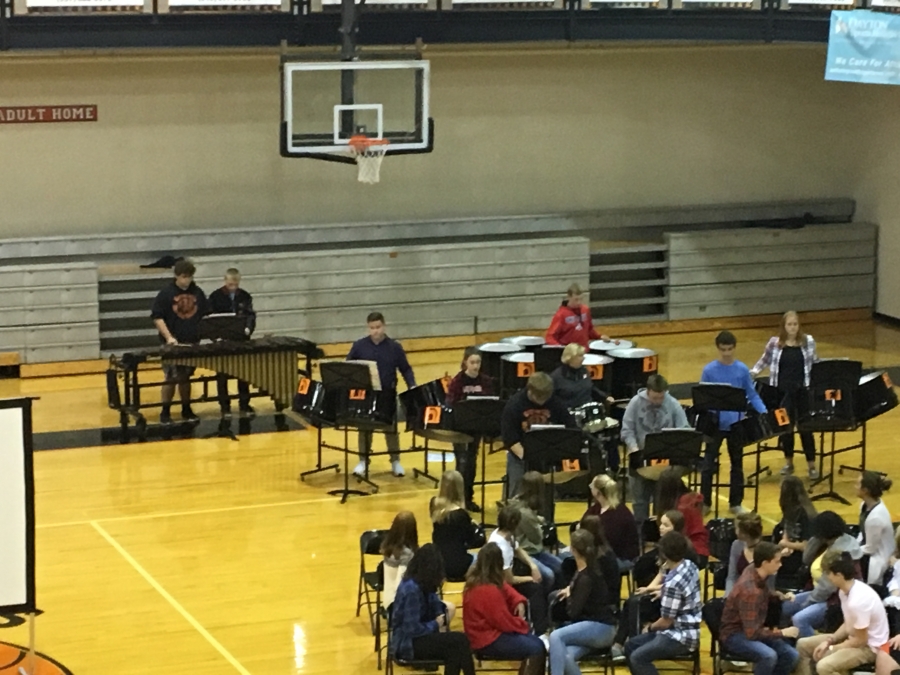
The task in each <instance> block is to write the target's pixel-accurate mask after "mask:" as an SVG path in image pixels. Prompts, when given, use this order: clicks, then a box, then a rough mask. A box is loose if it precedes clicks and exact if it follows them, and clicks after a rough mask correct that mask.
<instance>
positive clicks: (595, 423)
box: [572, 403, 607, 434]
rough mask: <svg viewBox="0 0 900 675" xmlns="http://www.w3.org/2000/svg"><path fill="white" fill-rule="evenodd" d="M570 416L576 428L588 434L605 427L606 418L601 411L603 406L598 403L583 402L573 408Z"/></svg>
mask: <svg viewBox="0 0 900 675" xmlns="http://www.w3.org/2000/svg"><path fill="white" fill-rule="evenodd" d="M572 417H574V418H575V424H577V425H578V428H579V429H582V430H584V431H587V432H588V433H589V434H596V433H598V432H600V431H603V430H604V429H605V428H606V424H607V422H606V420H607V418H606V415H605V414H604V412H603V406H602V405H600V404H599V403H585V404H584V405H580V406H578V407H577V408H573V409H572Z"/></svg>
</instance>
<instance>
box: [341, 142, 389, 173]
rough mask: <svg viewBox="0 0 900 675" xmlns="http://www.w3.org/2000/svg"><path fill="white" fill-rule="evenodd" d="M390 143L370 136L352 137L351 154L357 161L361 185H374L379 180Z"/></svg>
mask: <svg viewBox="0 0 900 675" xmlns="http://www.w3.org/2000/svg"><path fill="white" fill-rule="evenodd" d="M388 145H390V143H389V141H386V140H384V139H383V138H369V137H368V136H351V137H350V146H349V147H350V154H351V156H353V157H354V158H355V159H356V167H357V171H358V179H359V182H360V183H368V184H370V185H371V184H374V183H377V182H378V180H379V176H380V172H381V162H382V160H383V159H384V155H385V153H387V148H388Z"/></svg>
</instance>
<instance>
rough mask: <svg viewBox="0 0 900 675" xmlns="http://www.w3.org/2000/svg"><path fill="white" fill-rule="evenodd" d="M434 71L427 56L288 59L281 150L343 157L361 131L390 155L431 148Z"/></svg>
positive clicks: (284, 65)
mask: <svg viewBox="0 0 900 675" xmlns="http://www.w3.org/2000/svg"><path fill="white" fill-rule="evenodd" d="M429 74H430V68H429V62H428V61H423V60H392V61H284V62H283V63H282V114H283V118H282V125H281V127H282V129H281V152H282V154H283V155H284V156H286V157H310V158H314V159H334V158H343V157H347V156H348V152H347V151H348V150H349V144H350V138H351V136H359V135H364V136H367V137H369V138H372V139H383V140H385V141H388V145H387V154H408V153H419V152H430V151H431V147H432V140H433V139H432V124H431V120H430V119H429V108H428V93H429V89H428V87H429ZM350 161H353V160H350Z"/></svg>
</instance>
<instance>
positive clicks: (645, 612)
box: [615, 595, 660, 645]
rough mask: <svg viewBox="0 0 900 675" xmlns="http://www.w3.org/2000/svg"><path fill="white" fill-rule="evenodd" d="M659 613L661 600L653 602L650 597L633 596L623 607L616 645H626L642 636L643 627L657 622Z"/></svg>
mask: <svg viewBox="0 0 900 675" xmlns="http://www.w3.org/2000/svg"><path fill="white" fill-rule="evenodd" d="M659 611H660V602H659V600H652V599H651V598H650V596H649V595H632V596H631V597H630V598H628V599H627V600H626V601H625V603H624V604H623V605H622V616H621V617H620V618H619V625H618V627H617V629H616V640H615V643H616V644H617V645H624V644H625V641H626V640H627V639H628V638H630V637H634V636H635V635H640V634H641V626H642V625H643V624H645V623H651V622H653V621H656V620H657V619H658V618H659Z"/></svg>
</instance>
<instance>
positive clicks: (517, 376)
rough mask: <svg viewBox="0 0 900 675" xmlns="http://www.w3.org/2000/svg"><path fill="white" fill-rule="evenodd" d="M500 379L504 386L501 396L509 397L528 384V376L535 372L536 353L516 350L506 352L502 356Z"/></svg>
mask: <svg viewBox="0 0 900 675" xmlns="http://www.w3.org/2000/svg"><path fill="white" fill-rule="evenodd" d="M500 372H501V376H500V379H501V381H502V382H503V388H502V389H501V390H500V397H501V398H509V397H510V396H512V395H513V394H515V393H516V392H517V391H519V389H521V388H522V387H524V386H525V385H526V384H528V378H529V377H531V375H532V374H533V373H534V354H533V353H532V352H516V353H515V354H504V355H503V356H502V357H501V358H500Z"/></svg>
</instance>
